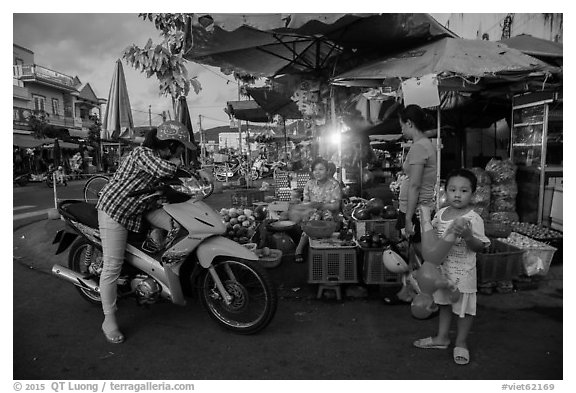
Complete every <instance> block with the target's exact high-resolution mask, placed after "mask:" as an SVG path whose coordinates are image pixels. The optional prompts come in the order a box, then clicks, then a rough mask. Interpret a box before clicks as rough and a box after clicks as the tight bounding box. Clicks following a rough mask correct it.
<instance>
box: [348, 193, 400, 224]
mask: <svg viewBox="0 0 576 393" xmlns="http://www.w3.org/2000/svg"><path fill="white" fill-rule="evenodd" d="M352 217H353V218H355V219H356V220H382V219H386V220H390V219H395V218H397V217H398V211H397V209H396V208H395V207H394V206H392V205H386V204H384V201H382V199H380V198H372V199H370V200H369V201H361V202H358V203H357V204H356V206H355V207H354V209H353V211H352Z"/></svg>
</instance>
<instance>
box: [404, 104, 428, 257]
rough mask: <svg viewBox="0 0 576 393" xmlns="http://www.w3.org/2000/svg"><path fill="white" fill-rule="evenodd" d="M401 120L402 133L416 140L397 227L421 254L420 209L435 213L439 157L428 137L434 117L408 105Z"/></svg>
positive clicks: (407, 167)
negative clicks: (418, 213) (426, 208)
mask: <svg viewBox="0 0 576 393" xmlns="http://www.w3.org/2000/svg"><path fill="white" fill-rule="evenodd" d="M398 117H399V119H400V127H401V128H402V134H403V135H404V137H405V138H406V139H411V140H412V142H413V143H412V146H411V147H410V150H409V151H408V154H407V155H406V158H405V160H404V163H403V164H402V169H403V171H404V173H405V174H406V175H407V177H406V178H405V179H404V180H403V181H402V183H401V184H400V195H399V197H398V200H399V208H400V214H399V215H398V221H397V223H396V228H397V229H399V230H400V231H402V232H403V233H404V234H405V236H406V237H407V238H408V240H410V242H411V244H412V245H413V246H415V249H416V251H417V252H418V253H420V254H421V250H420V247H421V242H422V239H421V237H420V222H419V220H418V217H417V216H416V209H417V207H418V206H428V207H430V208H431V209H432V210H434V189H435V186H436V170H437V158H436V148H435V145H434V143H432V141H431V140H430V139H429V138H428V137H427V135H426V134H425V131H426V130H429V129H430V128H431V127H432V125H433V122H432V118H431V116H429V115H428V114H427V113H426V112H424V111H423V110H422V108H420V107H419V106H418V105H408V106H407V107H405V108H404V109H402V110H400V112H399V114H398Z"/></svg>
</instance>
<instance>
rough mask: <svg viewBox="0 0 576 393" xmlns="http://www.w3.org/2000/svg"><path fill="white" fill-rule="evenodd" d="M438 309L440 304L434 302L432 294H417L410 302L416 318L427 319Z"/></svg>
mask: <svg viewBox="0 0 576 393" xmlns="http://www.w3.org/2000/svg"><path fill="white" fill-rule="evenodd" d="M436 310H438V306H437V305H436V304H435V303H434V300H433V299H432V296H430V295H427V294H424V293H419V294H418V295H416V296H415V297H414V299H413V300H412V303H411V304H410V311H411V312H412V316H413V317H414V318H416V319H426V318H428V317H429V316H430V315H432V313H433V312H435V311H436Z"/></svg>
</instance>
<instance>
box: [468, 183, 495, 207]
mask: <svg viewBox="0 0 576 393" xmlns="http://www.w3.org/2000/svg"><path fill="white" fill-rule="evenodd" d="M491 193H492V191H491V187H490V185H483V186H478V187H476V192H475V193H474V195H472V199H471V200H470V202H471V203H472V204H473V205H478V204H485V205H490V195H491Z"/></svg>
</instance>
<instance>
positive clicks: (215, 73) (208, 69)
mask: <svg viewBox="0 0 576 393" xmlns="http://www.w3.org/2000/svg"><path fill="white" fill-rule="evenodd" d="M196 64H198V65H199V66H200V67H202V68H204V69H205V70H207V71H210V72H211V73H213V74H214V75H216V76H217V77H218V78H222V79H224V80H225V81H226V84H228V83H230V82H232V83H236V81H235V80H231V79H228V78H226V77H224V76H222V75H220V74H218V73H217V72H214V71H212V70H211V69H210V68H208V67H206V66H205V65H204V64H200V63H196Z"/></svg>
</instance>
